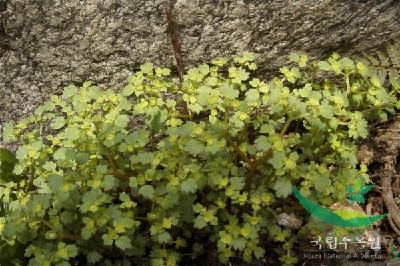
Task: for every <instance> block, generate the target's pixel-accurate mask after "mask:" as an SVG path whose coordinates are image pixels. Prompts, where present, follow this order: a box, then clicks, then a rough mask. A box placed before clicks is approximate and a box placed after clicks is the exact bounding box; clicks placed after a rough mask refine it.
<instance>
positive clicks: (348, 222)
mask: <svg viewBox="0 0 400 266" xmlns="http://www.w3.org/2000/svg"><path fill="white" fill-rule="evenodd" d="M292 192H293V194H294V196H295V197H296V198H297V200H298V201H299V202H300V204H301V205H302V206H303V207H304V209H306V210H307V211H308V212H309V213H310V214H311V215H312V216H314V217H315V218H317V219H319V220H321V221H322V222H324V223H326V224H330V225H334V226H338V227H365V226H369V225H371V224H373V223H375V222H376V221H379V220H381V219H383V218H384V217H385V216H386V215H387V213H385V214H381V215H375V216H367V217H357V218H350V219H344V218H342V217H341V216H339V215H338V214H336V213H335V212H333V211H331V210H329V209H328V208H325V207H322V206H321V205H319V204H317V203H315V202H313V201H310V200H308V199H307V198H305V197H304V196H303V195H302V194H301V193H300V191H299V190H298V189H297V188H296V187H292Z"/></svg>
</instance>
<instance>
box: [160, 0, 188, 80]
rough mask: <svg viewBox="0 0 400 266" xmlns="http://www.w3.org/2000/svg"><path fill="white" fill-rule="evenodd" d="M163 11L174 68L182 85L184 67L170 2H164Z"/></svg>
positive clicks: (165, 0)
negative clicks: (171, 48) (172, 52)
mask: <svg viewBox="0 0 400 266" xmlns="http://www.w3.org/2000/svg"><path fill="white" fill-rule="evenodd" d="M164 9H165V14H166V18H167V24H168V32H169V36H170V38H171V43H172V47H173V48H174V55H175V60H176V66H177V68H178V75H179V82H180V84H182V81H183V72H184V68H185V67H184V64H183V60H182V50H181V43H180V41H179V38H178V33H177V31H176V25H175V21H174V19H173V15H172V9H173V6H172V3H171V1H170V0H164Z"/></svg>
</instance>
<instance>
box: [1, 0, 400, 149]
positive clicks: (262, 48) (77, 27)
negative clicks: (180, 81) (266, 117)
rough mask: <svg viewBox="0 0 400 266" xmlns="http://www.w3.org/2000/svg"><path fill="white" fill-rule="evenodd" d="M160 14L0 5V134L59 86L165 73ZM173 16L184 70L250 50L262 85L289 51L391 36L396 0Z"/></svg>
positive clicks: (190, 5) (123, 1) (121, 7)
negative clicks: (146, 70)
mask: <svg viewBox="0 0 400 266" xmlns="http://www.w3.org/2000/svg"><path fill="white" fill-rule="evenodd" d="M164 7H165V5H163V1H162V0H135V1H132V0H115V1H111V0H104V1H98V0H85V1H82V0H79V1H78V0H69V1H61V0H43V1H38V0H24V1H22V0H0V19H1V20H0V131H1V124H2V123H4V122H6V121H11V120H17V119H18V118H20V117H22V116H25V115H28V114H30V113H31V112H32V110H33V109H34V108H35V107H36V106H38V105H39V104H40V103H42V102H43V101H44V100H45V99H46V98H48V97H49V95H51V94H54V93H59V92H60V90H61V89H62V87H63V86H65V85H66V84H70V83H75V84H79V83H82V82H83V81H85V80H92V81H94V82H95V83H97V84H98V85H100V86H104V87H106V86H107V87H118V86H121V85H122V84H124V82H125V78H126V76H127V75H128V74H129V73H131V72H133V71H134V70H135V69H137V67H138V65H139V64H141V63H143V62H145V61H152V62H154V63H155V64H158V65H163V66H169V67H173V66H174V64H175V60H174V49H173V48H172V45H171V39H170V37H169V36H168V33H167V20H166V16H165V10H164ZM172 14H173V18H174V20H175V24H176V29H177V33H178V37H179V39H180V41H181V43H182V58H183V60H184V64H185V67H190V66H193V65H195V64H197V63H199V62H207V61H209V60H210V59H212V58H215V57H217V56H221V55H226V56H229V55H233V54H236V53H240V52H243V51H252V52H255V53H256V54H257V62H258V65H259V69H258V71H259V74H260V75H262V76H264V77H266V78H267V77H268V76H270V75H271V73H273V72H274V71H275V70H276V69H277V66H279V65H281V64H283V63H285V62H286V56H287V55H288V54H289V53H290V52H293V51H302V52H306V53H307V54H309V55H310V56H311V57H321V56H322V57H324V56H327V55H329V54H330V53H331V52H332V51H339V52H342V53H345V54H346V53H355V52H359V51H363V50H366V49H370V48H372V47H376V46H379V45H380V44H382V43H385V42H386V41H388V40H391V39H393V38H396V37H397V36H399V34H400V32H399V28H400V16H399V14H400V1H398V0H391V1H389V0H386V1H378V0H376V1H355V0H340V1H337V0H297V1H291V0H286V1H266V0H221V1H216V0H177V1H174V2H173V12H172ZM0 142H1V140H0Z"/></svg>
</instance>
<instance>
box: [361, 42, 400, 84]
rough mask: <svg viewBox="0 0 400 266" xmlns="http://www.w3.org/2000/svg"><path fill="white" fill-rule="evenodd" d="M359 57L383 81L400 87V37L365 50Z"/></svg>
mask: <svg viewBox="0 0 400 266" xmlns="http://www.w3.org/2000/svg"><path fill="white" fill-rule="evenodd" d="M357 59H358V60H360V61H362V62H363V63H365V64H367V65H368V66H369V67H370V68H371V69H372V71H373V72H374V73H375V74H376V75H377V76H378V77H379V78H380V79H381V81H382V82H388V83H390V84H391V85H392V86H394V87H397V89H399V88H400V38H398V39H395V40H393V41H391V42H389V43H386V44H385V45H384V46H383V47H380V48H377V49H373V50H370V51H367V52H363V53H362V55H360V56H358V57H357Z"/></svg>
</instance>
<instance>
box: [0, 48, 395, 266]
mask: <svg viewBox="0 0 400 266" xmlns="http://www.w3.org/2000/svg"><path fill="white" fill-rule="evenodd" d="M290 58H291V60H292V61H294V62H295V63H296V64H297V65H298V66H296V67H292V68H288V67H282V68H281V72H282V76H279V77H276V78H274V79H272V80H270V81H268V82H265V81H262V80H260V79H259V78H257V77H254V76H253V75H252V70H254V69H256V67H257V66H256V64H255V63H254V59H255V58H254V55H253V54H250V53H245V54H243V55H242V56H237V57H234V58H233V60H227V59H225V58H220V59H217V60H215V61H213V62H212V64H210V65H208V64H202V65H200V66H198V67H196V68H192V69H190V70H188V71H187V73H186V74H185V75H184V78H183V82H182V84H181V85H180V84H177V83H176V82H175V81H174V80H173V79H172V78H171V77H170V70H169V69H166V68H159V67H154V66H153V65H152V64H151V63H146V64H144V65H142V66H141V68H140V71H138V72H137V73H135V74H134V75H132V76H129V77H128V84H127V85H126V86H125V87H124V88H122V89H121V90H118V91H113V90H101V89H99V88H98V87H96V86H95V85H93V84H92V83H91V82H85V83H84V84H83V85H82V86H81V87H80V88H78V87H76V86H73V85H70V86H68V87H66V88H65V90H64V93H63V94H62V95H61V96H52V97H51V98H50V100H49V101H47V102H45V103H44V104H43V106H41V107H39V108H38V109H37V110H36V111H35V113H34V115H33V116H31V117H28V118H25V119H23V120H21V121H20V122H19V123H17V124H16V125H14V124H12V123H7V124H5V125H4V127H3V138H4V140H5V141H11V142H12V141H16V142H17V143H18V144H19V148H18V150H17V152H16V158H17V160H18V163H17V164H16V165H15V167H14V170H13V173H14V174H15V175H18V176H23V177H24V178H23V179H22V180H21V181H19V182H12V181H10V182H4V183H1V184H0V199H1V201H2V202H5V203H7V204H9V206H10V211H9V212H7V213H6V214H4V215H3V216H2V217H0V236H1V240H2V241H5V242H6V243H7V245H9V246H11V247H12V246H15V245H17V244H18V245H22V246H23V247H24V251H23V254H21V255H20V256H18V257H17V258H22V257H25V258H26V261H27V262H28V263H29V265H68V264H69V263H76V262H79V263H81V264H85V265H86V264H95V263H99V262H103V263H106V264H109V265H110V264H116V263H122V262H127V261H136V260H140V259H143V260H144V261H146V259H147V258H150V260H151V263H152V265H176V264H177V263H178V262H179V261H182V260H184V261H185V260H188V259H190V258H191V257H196V256H204V254H207V253H208V254H209V255H211V256H212V255H213V254H216V255H217V256H218V259H219V260H220V261H221V262H223V263H228V262H229V260H230V259H231V258H234V257H235V258H241V259H243V260H244V261H247V262H250V261H252V260H254V259H261V258H263V256H265V255H266V254H271V253H272V252H277V253H278V255H280V256H281V261H282V263H287V264H289V263H295V262H296V258H294V257H292V256H289V255H288V254H290V252H289V251H290V250H291V249H292V247H293V243H294V238H293V237H292V236H293V231H292V230H291V229H289V228H284V227H281V226H279V225H278V223H277V212H276V209H277V207H278V206H280V208H281V209H282V208H283V210H286V208H289V209H290V206H292V205H293V204H285V202H292V201H293V198H288V196H289V195H290V194H291V190H292V186H293V185H295V186H297V187H299V188H300V191H301V193H302V195H304V196H306V197H309V198H312V199H313V200H314V201H317V202H319V203H320V204H322V205H329V204H332V203H333V202H337V201H343V200H346V189H345V188H346V186H348V185H353V182H354V181H353V180H355V179H357V178H363V179H364V180H365V181H366V182H367V181H368V176H367V175H366V168H365V167H361V168H360V170H358V168H357V167H356V166H357V160H356V156H355V151H356V144H357V141H358V140H359V139H362V138H365V137H366V136H367V134H368V130H367V120H369V119H385V118H386V116H387V113H393V112H394V110H395V108H398V107H399V104H398V101H397V99H396V96H397V91H395V90H388V89H387V88H385V87H384V86H383V85H382V84H381V82H380V80H379V78H378V77H377V76H375V75H374V74H373V73H372V72H371V71H369V69H368V67H367V66H366V65H365V64H363V63H361V62H354V61H353V60H351V59H349V58H340V57H339V56H338V55H336V54H334V55H332V56H331V57H330V58H329V59H328V60H326V61H317V62H308V59H307V57H306V56H304V55H297V54H292V55H291V56H290ZM325 74H329V75H335V76H336V77H335V78H334V79H332V80H327V79H324V78H323V77H324V76H325ZM329 75H328V76H329ZM271 242H273V243H275V245H277V246H280V248H279V249H275V251H272V250H265V247H266V243H271ZM0 254H2V253H0ZM292 254H293V253H292ZM0 256H2V255H0ZM20 261H21V263H23V262H24V261H23V259H20Z"/></svg>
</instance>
